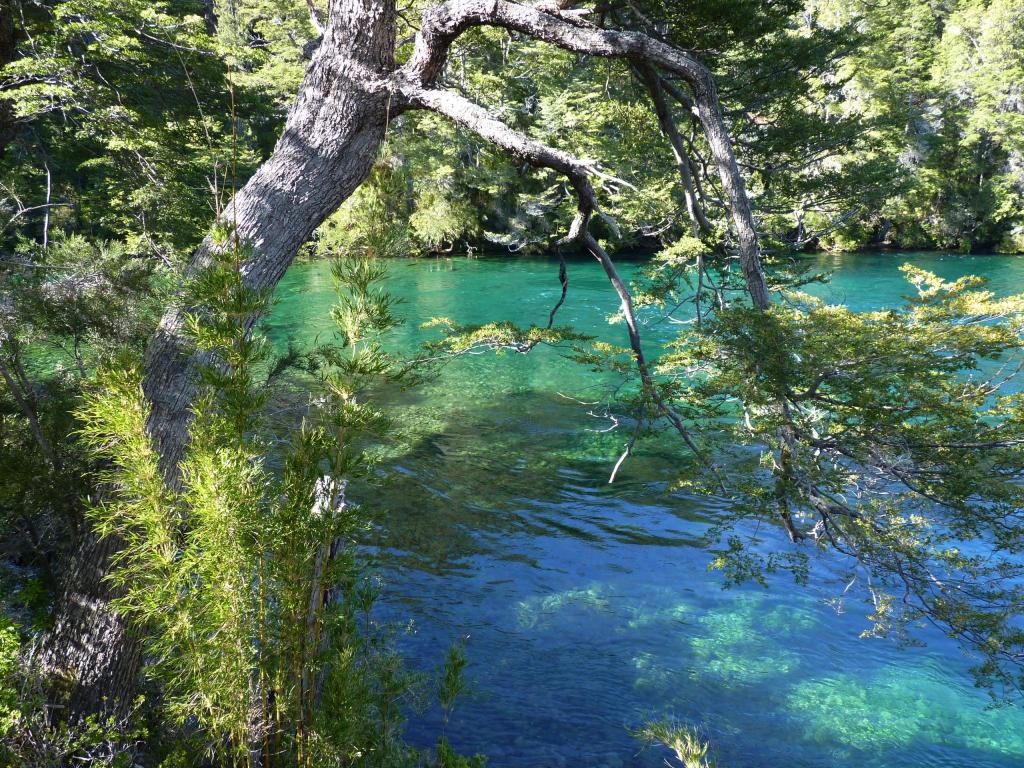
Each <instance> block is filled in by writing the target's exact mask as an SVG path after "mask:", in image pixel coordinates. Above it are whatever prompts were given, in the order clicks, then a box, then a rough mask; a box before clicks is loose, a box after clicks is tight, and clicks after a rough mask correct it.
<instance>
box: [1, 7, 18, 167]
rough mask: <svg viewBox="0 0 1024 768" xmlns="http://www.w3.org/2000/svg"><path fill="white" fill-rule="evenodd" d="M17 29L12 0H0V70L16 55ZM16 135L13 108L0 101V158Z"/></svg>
mask: <svg viewBox="0 0 1024 768" xmlns="http://www.w3.org/2000/svg"><path fill="white" fill-rule="evenodd" d="M17 42H18V28H17V27H16V26H15V24H14V0H0V69H2V68H3V67H5V66H6V65H8V64H10V63H11V62H12V61H14V56H15V54H16V53H17V48H16V44H17ZM16 133H17V122H16V121H15V117H14V108H13V107H12V106H11V102H10V101H8V100H7V99H0V157H3V156H4V154H5V153H6V152H7V145H8V144H10V143H11V141H12V140H13V139H14V136H15V134H16Z"/></svg>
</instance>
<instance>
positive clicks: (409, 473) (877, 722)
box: [266, 255, 1024, 768]
mask: <svg viewBox="0 0 1024 768" xmlns="http://www.w3.org/2000/svg"><path fill="white" fill-rule="evenodd" d="M911 258H912V260H913V261H914V262H915V263H917V264H919V265H921V266H924V267H926V268H929V269H933V270H934V271H936V272H938V273H939V274H940V275H942V276H943V277H946V278H954V277H959V276H961V275H963V274H969V273H980V274H985V275H988V276H989V277H991V278H992V287H993V289H994V290H996V291H998V292H1002V293H1006V292H1009V291H1012V290H1021V289H1024V259H1016V258H1011V257H962V256H946V257H941V256H914V257H911ZM904 260H905V259H904V258H901V257H897V256H893V255H871V256H863V255H860V256H841V257H822V258H821V259H820V266H821V267H822V268H823V269H832V270H835V271H836V274H835V278H834V280H833V282H832V284H831V285H828V286H819V287H816V288H815V291H816V292H817V293H819V294H820V295H822V296H823V297H825V298H827V299H828V300H830V301H835V302H845V303H848V304H850V305H851V306H853V307H856V308H869V307H877V306H883V305H886V304H892V303H895V302H897V301H899V298H900V297H901V296H902V295H905V294H906V293H908V288H909V286H908V285H907V284H906V283H905V282H904V281H903V280H902V277H901V276H900V274H899V272H898V270H897V267H898V265H899V264H900V263H902V261H904ZM634 268H635V265H629V264H627V265H625V270H624V271H626V272H627V273H628V272H631V271H632V270H633V269H634ZM557 271H558V267H557V263H556V262H554V261H549V260H543V259H536V260H526V259H510V258H484V259H479V260H461V259H454V260H452V262H451V270H450V271H448V270H444V271H441V270H435V269H433V265H432V263H431V262H429V261H423V262H397V263H395V264H394V266H393V268H392V271H391V274H392V279H391V281H390V283H391V284H390V289H391V290H392V292H394V293H396V294H397V295H399V296H401V297H402V298H403V299H404V300H405V304H404V306H403V314H404V315H405V316H406V317H407V319H408V320H409V323H408V325H407V326H406V327H405V328H404V329H403V330H402V332H401V333H402V336H401V338H400V339H399V343H400V344H402V345H403V347H405V348H407V349H412V348H413V347H414V346H415V345H416V344H417V343H419V342H420V341H422V340H423V335H422V332H420V331H418V330H417V326H418V325H419V324H420V323H422V322H423V321H425V320H427V319H429V318H431V317H434V316H441V315H443V316H449V317H452V318H453V319H455V320H456V321H457V322H462V323H473V322H486V321H492V320H513V321H516V322H519V323H523V324H529V323H531V322H534V323H544V322H546V320H547V313H548V312H549V311H550V308H551V306H552V305H553V304H554V302H555V301H557V298H558V294H559V286H558V280H557ZM570 280H571V283H570V291H569V300H568V303H567V305H566V306H565V307H564V308H563V309H562V310H561V313H560V315H559V322H560V323H566V324H572V325H574V326H575V327H576V328H577V329H578V330H582V331H585V332H588V333H594V334H597V335H599V336H601V337H602V338H604V339H606V340H608V341H611V342H615V343H621V342H622V339H621V336H622V329H621V328H620V327H614V326H612V327H610V326H608V325H607V323H606V322H605V319H606V318H607V317H608V315H610V314H612V313H613V312H614V311H615V308H616V300H615V297H614V295H613V294H612V293H611V292H610V291H609V289H608V288H607V284H606V283H605V280H604V278H603V276H602V274H601V272H600V269H599V267H598V266H597V265H596V264H594V265H591V264H590V263H586V262H579V263H573V264H570ZM278 298H279V300H280V303H279V304H278V306H277V307H276V308H275V310H274V313H273V316H272V317H271V318H270V319H269V321H268V322H267V323H266V330H267V332H268V333H269V335H270V336H271V338H272V339H273V340H274V341H275V342H276V343H278V344H283V343H284V341H285V339H286V338H287V337H288V336H295V337H296V338H298V339H299V340H302V341H307V342H308V341H311V340H312V339H314V338H315V337H316V335H317V334H318V333H321V332H324V331H325V329H327V328H328V327H329V321H328V315H327V311H328V307H329V305H330V303H331V301H332V296H331V285H330V277H329V271H328V268H327V265H325V264H301V265H297V266H295V267H293V268H292V270H291V271H290V272H289V273H288V275H287V276H286V278H285V280H284V281H283V282H282V284H281V286H280V288H279V291H278ZM671 333H672V329H671V328H666V327H657V326H653V325H652V326H648V327H647V329H646V335H647V337H648V339H649V340H650V342H652V343H653V342H656V341H659V340H665V339H667V338H669V337H670V335H671ZM605 385H606V382H601V381H599V380H595V378H594V377H593V375H592V374H590V373H588V372H587V371H585V370H581V369H579V368H578V367H576V366H574V365H573V364H572V363H569V362H567V361H566V360H564V359H563V358H562V357H561V356H560V354H559V352H558V351H557V350H552V349H538V350H536V351H535V352H534V353H532V354H531V355H529V356H527V357H524V356H520V355H504V356H494V355H482V356H473V357H469V358H466V359H464V360H460V361H458V362H456V363H454V364H452V365H450V366H449V367H448V368H446V369H445V371H444V373H443V374H442V375H441V376H440V377H439V378H438V379H437V380H436V381H433V382H430V383H429V384H427V385H426V386H424V387H423V388H421V389H419V390H417V391H415V392H411V393H395V394H394V397H393V402H392V404H391V407H392V413H393V415H394V417H395V418H396V420H397V421H398V423H400V424H401V425H402V434H401V435H400V437H399V439H398V440H397V441H396V444H395V445H393V446H390V447H389V449H388V453H387V456H386V459H385V461H384V462H383V463H382V465H381V469H380V472H379V477H378V478H377V482H376V483H375V484H374V485H373V487H364V488H362V489H360V490H357V491H356V493H357V495H358V496H359V501H361V502H362V503H363V504H364V506H366V507H367V508H368V509H373V510H378V511H379V514H380V522H381V525H380V527H379V529H378V531H379V532H378V535H379V540H378V541H376V542H374V543H375V544H376V545H377V549H378V551H379V552H380V554H381V560H382V569H383V572H384V578H385V581H386V584H387V586H386V592H385V599H384V606H383V610H384V611H385V612H387V613H388V614H389V615H390V616H393V617H394V618H396V619H400V620H403V621H405V620H410V619H411V620H412V621H413V622H414V627H415V631H413V632H411V633H410V634H408V635H407V636H404V637H403V638H402V646H403V649H404V650H405V651H406V653H407V654H408V657H409V659H410V660H411V662H412V663H413V664H415V665H419V666H422V667H423V668H426V669H431V668H433V667H434V666H436V664H437V663H438V661H439V660H440V658H441V657H442V655H443V652H444V649H445V648H446V647H447V645H448V644H450V643H451V642H452V641H454V640H456V639H457V638H459V637H462V636H467V635H468V636H469V643H468V653H469V656H470V660H471V665H470V669H469V673H468V676H469V679H470V681H471V683H472V695H471V696H469V697H467V698H465V699H464V700H462V701H461V702H460V703H459V704H458V705H457V707H456V709H455V712H454V714H453V716H452V719H451V722H450V723H449V725H448V726H447V729H446V730H447V733H448V734H449V736H450V738H451V740H452V742H453V744H455V746H457V747H458V748H459V749H460V750H461V751H463V752H469V753H472V752H483V753H486V754H488V755H490V756H491V764H492V765H494V766H499V768H500V767H501V766H517V767H518V766H569V765H571V766H609V767H611V768H616V767H618V766H625V765H630V766H655V765H662V764H663V759H664V757H665V755H664V754H663V753H662V752H660V751H658V750H654V749H649V750H643V751H641V750H640V746H639V745H638V744H637V743H636V742H635V741H633V740H632V738H631V737H630V736H629V733H628V729H629V728H631V727H635V726H636V725H638V724H639V723H640V722H641V721H642V720H643V719H644V717H646V716H660V715H662V714H666V713H670V714H674V715H675V716H677V717H680V718H684V719H690V720H693V721H696V722H700V723H703V724H704V725H705V726H706V729H707V731H708V733H709V734H710V736H711V737H712V739H713V741H714V742H715V744H716V746H717V749H718V752H719V756H720V759H721V762H722V765H723V766H728V767H729V768H744V767H749V768H753V767H754V766H758V767H759V768H763V767H764V766H787V767H791V768H798V767H802V766H808V767H809V766H821V767H824V766H857V767H858V768H868V767H873V766H877V767H878V768H881V767H882V766H885V767H886V768H895V767H900V766H950V767H952V766H957V767H958V768H960V767H962V766H978V767H979V768H997V767H998V768H1015V767H1020V766H1024V713H1022V712H1021V711H1020V710H1019V709H1004V710H995V711H988V710H986V709H985V704H986V702H987V699H986V697H985V695H984V694H983V693H981V692H979V691H976V690H974V689H973V688H972V687H971V684H970V677H969V676H968V675H967V672H966V670H967V668H968V667H969V666H970V660H969V659H966V658H964V657H963V655H962V653H961V652H960V651H959V649H958V648H957V647H956V646H955V645H953V644H951V643H950V642H949V641H947V640H945V639H944V638H942V637H940V636H937V635H936V634H935V633H928V632H922V633H921V635H920V637H921V638H922V639H924V640H926V641H927V647H925V648H920V649H912V650H907V651H900V650H898V649H897V648H895V647H894V646H893V645H892V644H891V643H889V642H887V641H882V640H864V639H859V637H858V635H859V633H860V631H861V630H862V629H864V627H865V621H864V619H863V615H864V614H865V613H866V610H865V609H864V607H863V606H862V605H861V604H859V603H857V602H856V601H851V600H847V601H846V602H845V603H841V604H839V605H840V606H841V608H842V610H837V609H836V605H837V602H836V598H837V597H838V596H840V595H841V594H842V591H843V588H844V587H845V584H843V583H841V582H838V581H837V580H836V578H835V576H834V574H833V569H832V564H831V563H830V562H828V561H827V560H824V561H822V562H816V563H815V566H814V578H813V579H812V585H813V586H811V587H808V588H801V587H797V586H795V585H794V584H792V582H790V581H784V580H777V581H772V583H771V585H770V588H769V589H767V590H765V589H762V588H760V587H747V588H742V589H733V590H722V588H721V579H720V577H719V576H718V575H717V574H715V573H713V572H708V570H707V563H708V560H709V556H708V554H707V553H706V552H705V551H704V550H703V549H702V548H701V547H700V539H701V536H702V535H703V534H704V533H705V531H706V530H707V528H708V526H709V525H710V524H711V523H712V522H713V521H714V519H715V517H716V514H717V513H718V512H719V510H718V509H717V507H716V504H715V502H714V500H711V499H706V498H698V497H692V496H688V495H686V494H684V493H669V492H668V490H667V489H668V488H669V485H670V483H671V480H672V478H673V467H672V464H673V457H674V455H676V454H675V450H676V448H675V446H674V445H673V444H672V443H671V442H665V443H652V444H648V445H646V446H643V447H642V449H641V450H639V451H638V453H637V455H636V456H635V457H634V458H633V459H631V460H630V461H629V462H628V463H627V464H626V465H625V466H624V468H623V470H622V472H621V474H620V478H619V479H618V480H617V481H616V483H615V485H613V486H609V485H608V484H607V478H608V473H609V471H610V469H611V466H612V464H613V463H614V461H615V459H616V458H617V456H618V454H619V453H620V452H621V450H622V445H623V443H624V442H625V440H626V436H625V435H623V434H621V433H620V432H617V431H605V430H606V429H607V427H608V426H609V422H608V421H606V420H602V419H600V418H595V417H594V416H591V415H588V413H587V411H588V409H587V408H586V407H585V406H581V405H580V404H579V403H578V402H577V401H578V400H583V401H586V400H588V399H589V400H594V399H597V398H596V397H593V395H594V393H595V392H600V391H601V389H602V387H604V386H605ZM760 534H761V536H762V537H763V538H764V539H765V540H766V543H767V544H768V545H770V546H774V547H780V548H783V547H789V546H791V545H790V544H788V542H787V541H786V539H785V537H784V536H781V535H778V534H777V532H775V531H772V530H762V531H761V532H760ZM441 727H442V724H441V717H440V713H439V712H437V711H433V710H428V711H426V712H424V713H422V714H420V715H417V716H415V717H414V718H413V720H412V723H411V735H412V737H413V739H414V740H419V741H423V742H426V741H427V740H428V739H430V738H431V737H432V736H433V735H435V734H437V733H439V732H440V730H441Z"/></svg>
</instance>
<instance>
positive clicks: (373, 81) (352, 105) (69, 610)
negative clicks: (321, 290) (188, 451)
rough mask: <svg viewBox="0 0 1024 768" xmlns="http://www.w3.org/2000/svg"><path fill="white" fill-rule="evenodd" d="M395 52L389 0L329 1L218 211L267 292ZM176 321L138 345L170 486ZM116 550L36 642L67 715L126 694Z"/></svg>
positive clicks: (342, 194) (366, 115) (358, 152)
mask: <svg viewBox="0 0 1024 768" xmlns="http://www.w3.org/2000/svg"><path fill="white" fill-rule="evenodd" d="M394 49H395V11H394V4H393V2H390V1H389V2H379V1H374V0H333V2H332V3H331V6H330V11H329V22H328V28H327V30H326V32H325V34H324V38H323V41H322V42H321V44H320V46H319V48H318V49H317V51H316V53H315V54H314V56H313V60H312V62H311V63H310V65H309V69H308V71H307V72H306V76H305V79H304V80H303V82H302V87H301V89H300V90H299V94H298V96H297V98H296V100H295V104H294V105H293V106H292V109H291V111H290V113H289V115H288V120H287V123H286V125H285V129H284V133H283V134H282V135H281V138H280V139H279V140H278V143H277V146H276V147H275V149H274V153H273V155H272V156H271V158H270V159H269V160H268V161H267V162H266V163H264V164H263V165H262V166H261V167H260V168H259V170H258V171H257V172H256V174H255V175H254V176H253V177H252V178H251V179H250V180H249V181H248V183H247V184H245V186H244V187H242V189H240V190H239V191H238V193H237V195H236V196H235V198H234V200H233V202H232V203H231V205H229V206H228V208H227V210H226V211H225V212H224V215H223V216H222V221H223V222H224V223H226V224H230V225H231V226H233V227H234V228H235V232H237V234H238V236H239V237H240V238H241V240H242V241H243V242H245V243H246V244H247V245H249V246H251V248H252V255H251V257H250V259H249V261H248V262H247V263H246V264H245V265H244V266H243V274H244V277H245V280H246V282H247V283H248V284H249V285H250V286H252V287H254V288H260V289H270V288H273V287H274V285H276V284H277V281H278V280H280V279H281V276H282V275H283V274H284V272H285V270H286V269H287V268H288V265H289V264H290V263H291V261H292V259H293V258H294V256H295V254H296V252H297V251H298V250H299V248H300V247H301V246H302V244H303V243H304V242H306V241H307V240H308V239H309V237H310V235H311V234H312V233H313V231H314V230H315V229H316V228H317V227H318V226H319V225H320V223H321V222H323V220H324V219H325V218H326V217H327V216H328V215H330V214H331V213H332V212H333V211H334V210H336V209H337V207H338V206H339V205H341V203H342V202H343V201H344V200H345V199H346V198H347V197H348V196H349V195H351V194H352V192H354V191H355V190H356V189H357V188H358V187H359V185H360V184H361V183H362V182H363V180H364V179H365V178H366V177H367V176H368V175H369V173H370V170H371V169H372V167H373V163H374V161H375V159H376V157H377V153H378V150H379V148H380V145H381V142H382V140H383V138H384V134H385V131H386V130H387V123H388V119H389V77H390V75H391V72H392V70H393V68H394ZM391 114H392V115H393V114H394V113H393V111H392V112H391ZM212 247H214V246H213V244H212V243H211V241H210V240H209V239H208V240H207V241H206V242H204V243H203V244H202V246H200V247H199V249H197V251H196V254H195V256H194V258H193V261H192V264H191V266H190V271H191V272H194V271H195V270H197V269H201V268H202V267H203V266H204V264H206V263H207V262H208V256H209V252H210V250H209V249H211V248H212ZM183 320H184V315H183V313H182V311H180V310H178V309H172V310H170V311H168V312H167V314H166V315H165V316H164V318H163V320H162V322H161V323H160V327H159V329H158V330H157V333H156V335H155V336H154V338H153V339H152V341H151V342H150V344H149V348H148V350H147V352H146V359H145V368H146V376H145V381H144V385H143V389H144V391H145V393H146V397H147V398H148V399H149V401H150V404H151V407H152V412H151V415H150V419H149V428H150V431H151V433H152V435H153V437H154V440H155V442H156V444H157V448H158V450H159V452H160V455H161V461H162V469H163V470H164V473H165V475H166V476H167V478H168V481H169V482H170V483H172V484H176V483H177V466H178V462H179V461H180V460H181V457H182V454H183V452H184V449H185V445H186V443H187V438H188V427H189V422H190V418H191V410H190V409H191V406H192V403H193V400H194V398H195V395H196V384H195V376H194V374H195V367H196V361H195V360H194V359H193V357H192V356H191V355H190V354H189V351H188V345H187V342H186V340H185V338H184V336H183ZM117 547H118V542H117V541H114V540H111V539H106V540H103V541H96V540H87V541H85V542H84V543H83V544H82V545H81V546H80V548H79V551H78V553H77V554H76V557H75V558H74V559H73V562H72V565H71V566H70V567H69V568H68V570H67V572H66V578H65V587H64V589H65V592H64V596H63V597H62V599H61V600H60V602H59V603H58V609H57V610H58V613H57V616H56V617H55V622H54V627H53V630H52V632H51V633H50V634H49V636H48V638H46V640H45V642H44V645H43V650H42V654H41V665H42V667H43V669H44V670H45V671H47V672H48V673H50V674H53V675H54V676H56V677H58V678H60V679H63V680H66V681H67V683H68V685H69V686H70V688H71V690H70V696H69V701H70V703H71V705H72V711H73V712H92V711H97V710H99V709H105V708H111V707H113V706H122V705H125V704H128V703H130V702H131V700H132V698H133V692H134V690H135V683H136V678H137V673H138V667H139V661H140V654H139V649H138V645H137V643H136V642H135V641H134V640H133V639H132V637H131V635H130V634H129V633H128V632H127V631H126V626H125V622H124V619H123V618H122V617H121V616H119V615H118V614H116V613H115V612H114V611H112V610H111V608H110V606H109V601H110V599H111V598H113V597H116V595H114V594H113V593H112V591H111V589H110V587H109V585H108V584H107V582H105V581H104V578H103V577H104V576H105V574H106V573H107V570H108V567H109V558H110V556H111V555H112V554H113V553H114V552H116V551H117ZM104 701H106V702H107V705H106V706H104Z"/></svg>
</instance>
